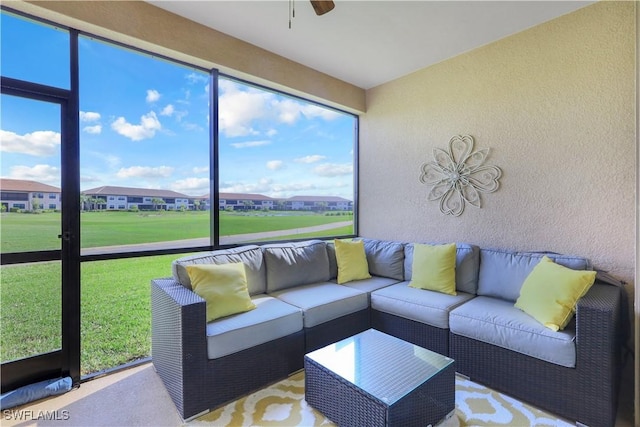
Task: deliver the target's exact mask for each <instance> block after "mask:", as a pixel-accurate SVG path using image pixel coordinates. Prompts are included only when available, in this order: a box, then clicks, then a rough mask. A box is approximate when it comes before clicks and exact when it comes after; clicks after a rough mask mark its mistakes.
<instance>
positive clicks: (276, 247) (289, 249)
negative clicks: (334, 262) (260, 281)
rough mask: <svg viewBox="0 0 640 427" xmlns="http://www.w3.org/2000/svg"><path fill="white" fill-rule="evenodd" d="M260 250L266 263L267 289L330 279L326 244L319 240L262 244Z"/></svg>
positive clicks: (272, 290) (271, 290)
mask: <svg viewBox="0 0 640 427" xmlns="http://www.w3.org/2000/svg"><path fill="white" fill-rule="evenodd" d="M262 251H263V254H264V260H265V263H266V266H267V292H274V291H278V290H281V289H287V288H291V287H293V286H300V285H307V284H311V283H317V282H326V281H328V280H329V279H330V272H329V256H328V255H327V245H326V243H325V242H323V241H321V240H309V241H306V242H298V243H276V244H271V245H264V246H263V247H262Z"/></svg>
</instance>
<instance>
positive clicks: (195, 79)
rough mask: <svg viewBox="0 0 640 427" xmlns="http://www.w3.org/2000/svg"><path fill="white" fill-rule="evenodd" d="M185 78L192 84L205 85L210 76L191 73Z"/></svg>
mask: <svg viewBox="0 0 640 427" xmlns="http://www.w3.org/2000/svg"><path fill="white" fill-rule="evenodd" d="M185 78H186V79H187V81H188V82H189V83H191V84H195V83H205V82H208V81H209V76H208V75H207V74H198V73H190V74H187V75H186V77H185Z"/></svg>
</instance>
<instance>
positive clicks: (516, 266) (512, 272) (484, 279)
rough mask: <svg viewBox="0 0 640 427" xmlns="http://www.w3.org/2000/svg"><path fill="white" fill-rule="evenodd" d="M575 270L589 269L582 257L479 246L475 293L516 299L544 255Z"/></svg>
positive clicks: (588, 264)
mask: <svg viewBox="0 0 640 427" xmlns="http://www.w3.org/2000/svg"><path fill="white" fill-rule="evenodd" d="M545 255H546V256H548V257H549V258H551V259H552V260H553V261H554V262H556V263H558V264H560V265H563V266H565V267H568V268H571V269H574V270H591V264H590V263H589V260H587V259H586V258H582V257H575V256H569V255H559V254H554V253H542V252H511V251H503V250H499V249H481V250H480V273H479V276H478V295H483V296H487V297H496V298H502V299H504V300H507V301H514V302H515V301H516V300H517V299H518V297H519V296H520V288H522V284H523V283H524V281H525V279H526V278H527V276H528V275H529V273H531V270H533V267H535V266H536V265H538V263H539V262H540V259H542V257H543V256H545Z"/></svg>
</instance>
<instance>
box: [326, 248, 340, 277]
mask: <svg viewBox="0 0 640 427" xmlns="http://www.w3.org/2000/svg"><path fill="white" fill-rule="evenodd" d="M327 256H328V257H329V279H336V278H337V277H338V260H337V259H336V245H335V243H333V240H331V241H328V240H327Z"/></svg>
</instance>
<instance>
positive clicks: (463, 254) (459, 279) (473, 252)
mask: <svg viewBox="0 0 640 427" xmlns="http://www.w3.org/2000/svg"><path fill="white" fill-rule="evenodd" d="M479 264H480V248H479V247H478V246H475V245H469V244H466V243H456V290H457V291H462V292H466V293H468V294H474V295H475V294H476V293H477V291H478V268H479ZM412 273H413V243H408V244H406V245H405V247H404V280H407V281H411V275H412Z"/></svg>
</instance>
